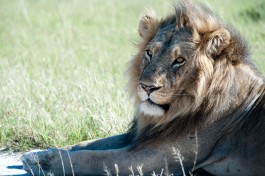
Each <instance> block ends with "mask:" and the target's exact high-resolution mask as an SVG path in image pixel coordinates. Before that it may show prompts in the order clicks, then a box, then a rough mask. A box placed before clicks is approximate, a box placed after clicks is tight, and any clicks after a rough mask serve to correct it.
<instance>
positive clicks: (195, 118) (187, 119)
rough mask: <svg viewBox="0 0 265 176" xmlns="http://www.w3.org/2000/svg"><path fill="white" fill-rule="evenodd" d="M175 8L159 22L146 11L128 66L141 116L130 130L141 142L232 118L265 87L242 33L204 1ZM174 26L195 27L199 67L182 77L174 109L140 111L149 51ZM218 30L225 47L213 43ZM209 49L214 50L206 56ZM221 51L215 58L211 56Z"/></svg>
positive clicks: (137, 115) (129, 85)
mask: <svg viewBox="0 0 265 176" xmlns="http://www.w3.org/2000/svg"><path fill="white" fill-rule="evenodd" d="M174 7H175V13H173V14H172V15H169V16H168V17H166V18H164V19H161V20H158V19H157V18H156V17H155V15H154V14H152V15H151V16H149V15H146V16H144V17H143V18H142V19H141V21H140V24H139V33H140V36H142V38H143V40H142V41H141V42H140V43H139V44H137V47H138V50H139V52H138V54H136V55H135V57H134V58H133V59H132V61H131V64H130V67H129V69H128V76H129V83H128V87H129V88H130V93H131V95H132V96H133V97H134V99H135V102H136V115H135V119H134V121H133V124H132V127H131V129H130V130H129V131H130V132H131V133H132V134H133V135H135V137H134V138H135V139H136V141H137V140H140V141H141V142H140V143H142V141H146V139H147V138H151V136H154V135H158V134H162V135H163V134H167V131H174V135H175V136H176V135H180V134H181V133H185V132H188V131H194V130H195V129H197V128H200V126H201V125H202V124H206V123H213V122H214V121H216V120H218V119H219V118H221V117H225V116H229V114H230V113H231V111H233V110H235V109H236V108H238V107H239V106H246V104H244V105H243V104H242V102H243V101H244V100H245V97H247V96H251V98H253V92H254V93H255V92H257V91H259V89H260V87H261V86H262V85H264V79H263V78H262V76H261V75H260V73H259V72H258V71H257V69H256V68H255V66H254V65H253V64H252V61H251V58H250V54H249V48H248V45H247V43H246V41H245V40H244V39H243V37H242V36H241V35H240V33H239V32H238V31H236V30H235V29H234V28H233V27H231V26H229V25H224V23H223V22H222V21H221V19H220V18H219V17H218V16H217V15H215V14H214V13H213V12H212V11H211V10H209V9H208V8H207V7H205V6H203V5H194V4H191V3H189V2H184V1H182V2H181V3H180V5H175V6H174ZM171 24H173V25H175V28H176V29H175V30H185V25H187V26H188V27H191V28H192V29H193V38H192V40H191V42H190V45H196V51H195V54H194V56H193V57H194V62H193V63H192V64H193V65H192V66H191V67H190V68H191V69H192V68H193V69H195V71H193V73H189V74H187V75H182V77H181V78H180V79H184V80H185V81H184V82H182V83H183V84H182V86H181V87H177V88H176V89H175V92H174V94H176V96H173V98H172V99H173V100H172V102H171V104H170V108H169V110H168V112H167V113H166V114H164V115H163V116H162V117H150V116H148V115H145V114H143V113H141V112H139V109H138V106H139V103H140V102H141V100H140V99H139V97H138V96H137V90H138V85H139V81H140V77H141V74H142V71H143V66H142V63H143V61H142V60H143V53H144V52H145V49H146V46H147V45H148V44H149V43H150V42H151V41H152V39H153V38H154V37H155V36H156V35H158V31H159V29H161V28H163V27H165V26H169V25H171ZM143 26H144V27H143ZM223 29H225V30H223ZM215 33H218V34H217V35H220V36H221V38H222V40H223V43H221V46H220V48H221V49H220V51H216V50H217V49H216V48H211V46H209V42H208V41H209V38H211V35H216V34H215ZM222 35H224V36H222ZM143 36H144V37H143ZM205 50H208V51H209V50H210V52H209V53H206V54H204V53H203V52H204V51H205ZM215 51H216V54H213V55H212V59H211V58H209V57H208V56H209V55H210V54H212V52H215ZM208 54H209V55H208ZM249 83H251V84H249ZM253 85H255V87H254V88H252V86H253ZM250 92H251V93H250Z"/></svg>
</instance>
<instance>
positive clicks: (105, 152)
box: [23, 0, 265, 176]
mask: <svg viewBox="0 0 265 176" xmlns="http://www.w3.org/2000/svg"><path fill="white" fill-rule="evenodd" d="M174 7H175V12H174V13H173V14H171V15H169V16H168V17H166V18H164V19H161V20H158V19H157V18H156V17H155V14H154V12H152V13H151V15H150V14H149V15H146V16H144V17H142V18H141V20H140V23H139V34H140V36H141V37H142V41H141V42H139V44H137V47H138V50H139V51H138V53H137V54H136V55H135V57H134V58H133V59H132V61H131V63H130V66H129V69H128V75H129V83H128V87H129V89H130V93H131V95H132V97H134V99H135V108H136V114H135V118H134V120H133V122H132V124H131V128H130V129H129V131H128V132H127V133H125V134H121V135H116V136H111V137H107V138H103V139H99V140H95V141H93V142H91V141H87V142H83V143H80V144H78V145H75V146H71V147H69V148H66V149H67V150H64V149H63V150H62V149H49V150H44V151H40V152H29V153H26V154H24V155H23V165H24V169H25V170H27V172H31V173H32V174H33V175H38V174H40V167H42V168H41V170H42V172H43V175H45V174H46V175H49V174H51V173H52V174H54V175H62V174H63V173H64V175H73V170H74V174H75V175H104V168H108V169H109V171H108V173H110V174H116V175H129V174H131V172H130V171H129V169H128V168H129V167H130V168H131V169H132V170H133V168H136V167H137V166H139V165H140V166H143V170H144V174H145V175H151V174H152V173H158V172H159V173H160V172H161V170H162V172H163V170H164V169H165V175H172V174H173V175H177V176H181V175H184V172H186V175H188V174H190V173H192V174H195V175H196V174H197V173H196V172H197V171H198V170H204V171H207V172H209V173H211V174H214V175H245V176H249V175H264V173H265V168H264V165H265V159H264V158H265V153H264V152H262V151H263V150H264V144H265V119H264V118H265V84H264V77H263V76H262V75H261V74H260V73H259V72H258V71H257V69H256V67H255V65H254V64H253V62H252V60H251V56H250V54H249V49H248V46H247V42H246V41H245V40H244V39H243V37H242V36H241V34H240V33H239V32H237V31H236V30H235V29H234V28H233V27H231V26H229V25H224V23H223V22H222V21H221V19H220V18H219V17H218V16H216V15H215V14H214V13H213V12H211V11H210V10H209V9H208V8H206V7H204V6H202V5H194V4H191V3H190V2H188V1H186V0H185V1H184V0H183V1H181V3H180V5H175V6H174ZM146 50H147V51H146ZM178 59H180V60H178ZM143 103H144V104H143ZM172 147H173V148H174V151H176V150H178V151H179V155H181V156H178V158H177V157H176V156H172ZM175 148H176V150H175ZM173 153H174V154H176V153H177V152H173ZM174 154H173V155H174ZM69 159H71V160H69ZM178 161H182V162H183V163H182V165H180V164H178ZM62 164H64V165H62ZM117 168H118V171H117ZM183 170H184V171H183ZM196 170H197V171H196ZM182 171H183V172H182ZM198 172H199V171H198ZM171 173H172V174H171ZM201 175H204V173H201Z"/></svg>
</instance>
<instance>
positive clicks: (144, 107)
mask: <svg viewBox="0 0 265 176" xmlns="http://www.w3.org/2000/svg"><path fill="white" fill-rule="evenodd" d="M140 112H141V113H143V114H144V115H148V116H153V117H159V116H163V115H164V114H165V109H163V108H162V107H160V106H158V105H155V104H152V103H150V102H149V101H144V102H141V104H140Z"/></svg>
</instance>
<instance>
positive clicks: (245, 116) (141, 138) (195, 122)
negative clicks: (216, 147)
mask: <svg viewBox="0 0 265 176" xmlns="http://www.w3.org/2000/svg"><path fill="white" fill-rule="evenodd" d="M252 91H254V89H252V90H251V91H250V92H249V93H248V95H249V96H248V97H246V98H245V99H244V100H243V102H242V103H241V105H240V106H239V107H237V108H236V109H234V110H233V111H231V112H229V113H228V115H226V116H225V117H223V118H222V119H220V121H221V122H225V123H222V124H223V127H221V129H223V130H222V131H221V132H220V134H219V135H224V134H227V133H228V132H229V131H230V130H235V128H239V124H241V125H244V122H246V124H249V123H255V122H253V120H254V121H257V122H261V120H259V119H260V118H264V117H265V85H263V86H262V88H261V89H260V90H259V91H258V92H252ZM253 93H255V94H256V96H254V97H252V96H250V95H251V94H253ZM205 105H206V106H207V100H206V101H205V103H204V104H203V105H202V106H201V108H200V109H199V110H198V111H197V112H196V113H193V114H187V115H186V116H185V117H182V118H180V119H181V120H180V119H174V120H172V121H171V122H170V123H168V124H166V125H161V126H157V127H156V126H155V124H150V125H148V126H146V127H145V128H144V129H143V130H142V131H141V133H140V134H138V135H137V120H134V121H132V123H131V127H130V129H129V130H128V133H129V134H130V139H131V141H132V146H131V149H132V150H135V149H138V148H141V147H144V146H145V145H148V144H149V143H151V142H153V141H154V140H156V139H161V138H163V137H167V138H170V137H177V136H180V135H182V134H185V133H187V132H188V133H193V132H194V131H195V130H200V128H201V127H202V125H203V124H205V123H206V120H207V119H205V118H204V117H207V113H209V112H207V111H204V109H205V107H204V106H205ZM255 119H256V120H255ZM220 121H219V122H220ZM216 123H218V122H216ZM254 125H255V126H258V125H259V123H256V124H254Z"/></svg>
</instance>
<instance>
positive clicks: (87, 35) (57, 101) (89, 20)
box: [0, 0, 265, 151]
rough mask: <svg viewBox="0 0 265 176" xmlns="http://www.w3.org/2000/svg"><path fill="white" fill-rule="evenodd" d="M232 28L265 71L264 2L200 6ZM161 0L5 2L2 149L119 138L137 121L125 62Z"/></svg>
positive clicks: (164, 8) (0, 67) (166, 5)
mask: <svg viewBox="0 0 265 176" xmlns="http://www.w3.org/2000/svg"><path fill="white" fill-rule="evenodd" d="M201 2H203V3H206V4H207V5H208V6H210V7H211V8H212V9H213V10H214V11H216V12H218V13H219V14H220V16H221V17H223V18H224V20H225V21H226V22H231V23H232V24H234V26H236V27H237V28H238V29H239V30H240V31H241V32H242V33H243V34H244V35H245V36H246V38H247V40H248V41H249V42H250V45H251V46H252V51H253V58H254V60H255V62H256V64H257V65H258V67H259V68H260V69H261V70H262V71H263V73H264V72H265V57H264V54H265V51H264V48H265V42H264V41H265V31H264V28H265V13H264V11H265V5H264V4H265V2H264V1H259V0H254V1H247V0H234V1H230V0H224V1H218V0H212V1H201ZM171 4H172V1H171V0H169V1H163V2H162V1H159V0H146V1H141V0H135V1H129V0H109V1H103V0H90V1H86V0H77V1H74V0H69V1H62V0H60V1H51V0H49V1H46V0H38V1H35V0H27V1H26V0H20V1H15V0H0V19H1V20H0V46H1V47H0V147H1V146H2V147H3V146H5V147H8V148H10V149H12V150H15V151H21V150H27V149H29V148H34V147H41V148H44V147H48V146H55V147H58V146H64V145H69V144H74V143H77V142H79V141H82V140H86V139H93V138H99V137H104V136H109V135H114V134H118V133H121V132H124V131H125V130H126V127H127V124H128V123H129V121H130V120H131V119H132V117H133V111H134V110H133V105H132V101H131V100H130V99H129V97H128V96H127V92H126V89H125V85H126V84H125V83H126V77H125V75H124V72H125V70H126V64H127V63H128V61H129V60H130V58H131V57H132V56H133V54H134V53H135V52H136V49H135V48H134V47H133V45H132V42H131V41H137V40H139V37H138V34H137V27H138V20H139V17H140V16H141V15H143V14H144V13H145V10H146V9H148V8H151V7H152V8H154V9H155V10H156V11H157V12H158V16H164V15H165V14H167V12H168V9H170V10H172V7H171Z"/></svg>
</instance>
